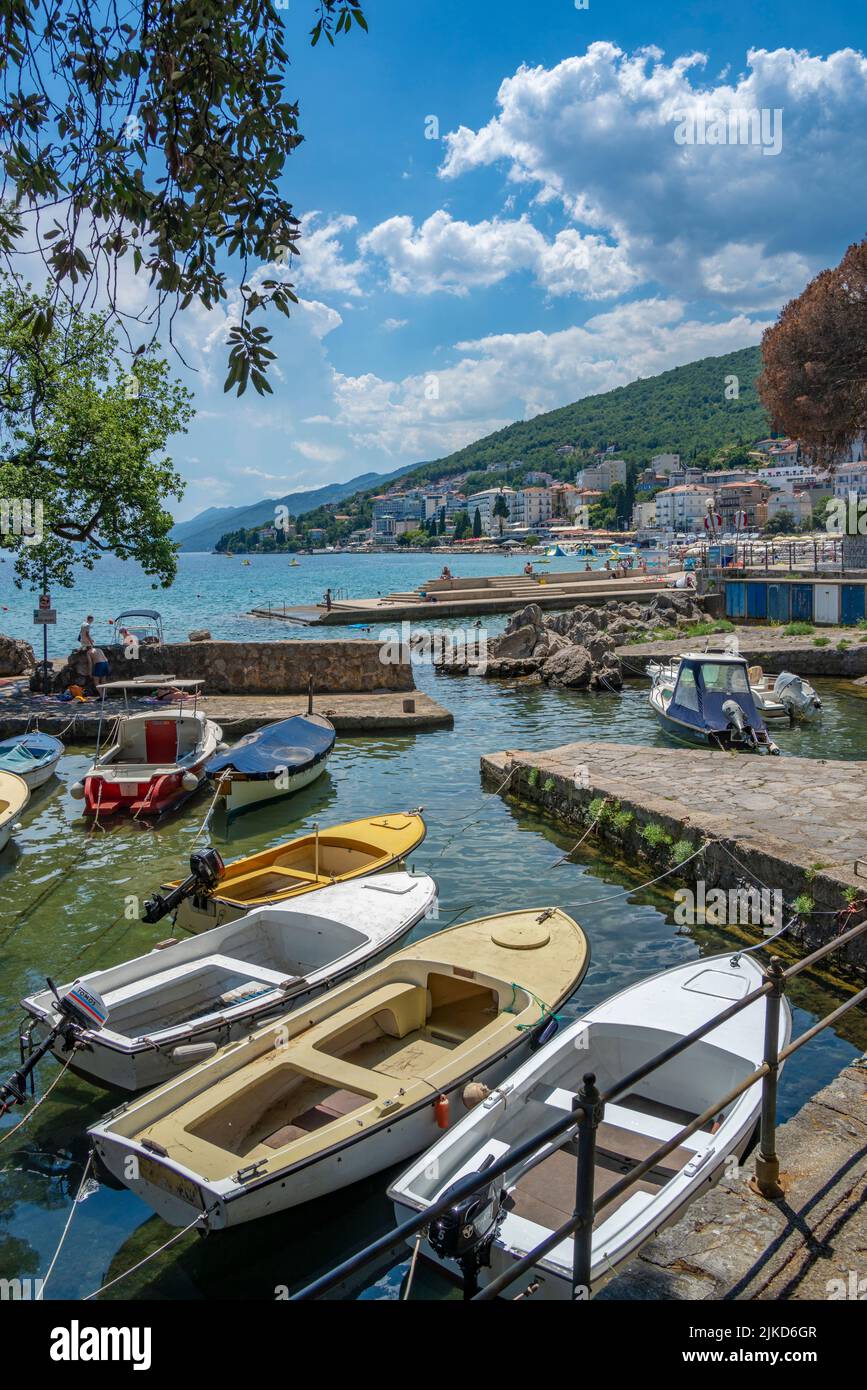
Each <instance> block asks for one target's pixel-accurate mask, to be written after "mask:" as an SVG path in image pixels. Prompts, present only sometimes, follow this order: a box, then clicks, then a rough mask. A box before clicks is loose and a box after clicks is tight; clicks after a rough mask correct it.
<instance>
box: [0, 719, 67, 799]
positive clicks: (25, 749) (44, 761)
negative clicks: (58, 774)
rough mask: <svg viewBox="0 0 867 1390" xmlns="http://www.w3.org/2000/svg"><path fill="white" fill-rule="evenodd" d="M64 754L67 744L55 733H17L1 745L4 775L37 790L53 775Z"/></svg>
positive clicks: (0, 768)
mask: <svg viewBox="0 0 867 1390" xmlns="http://www.w3.org/2000/svg"><path fill="white" fill-rule="evenodd" d="M62 754H63V744H62V743H61V742H60V739H59V738H54V737H53V736H52V735H51V734H40V733H39V732H38V731H37V732H36V733H32V734H15V735H14V737H13V738H5V739H3V741H2V742H0V772H11V773H13V774H14V775H15V776H16V777H21V778H22V779H23V780H24V782H26V784H27V787H28V789H29V790H30V791H35V790H36V788H37V787H41V786H42V785H43V784H44V783H45V782H47V781H48V779H49V778H50V777H52V776H53V774H54V769H55V768H56V767H57V764H58V763H59V762H60V759H61V756H62Z"/></svg>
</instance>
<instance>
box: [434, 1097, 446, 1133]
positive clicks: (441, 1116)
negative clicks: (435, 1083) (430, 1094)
mask: <svg viewBox="0 0 867 1390" xmlns="http://www.w3.org/2000/svg"><path fill="white" fill-rule="evenodd" d="M434 1115H435V1117H436V1122H437V1124H438V1126H439V1128H440V1129H448V1127H449V1098H448V1096H437V1098H436V1103H435V1105H434Z"/></svg>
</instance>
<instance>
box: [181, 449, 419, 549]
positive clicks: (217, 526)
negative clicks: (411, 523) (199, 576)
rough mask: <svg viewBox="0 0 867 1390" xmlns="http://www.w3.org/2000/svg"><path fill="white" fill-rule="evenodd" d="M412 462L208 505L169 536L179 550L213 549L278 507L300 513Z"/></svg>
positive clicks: (269, 517)
mask: <svg viewBox="0 0 867 1390" xmlns="http://www.w3.org/2000/svg"><path fill="white" fill-rule="evenodd" d="M413 467H415V465H414V464H405V465H404V467H403V468H398V469H395V471H394V472H393V473H359V474H358V476H357V477H355V478H350V479H348V481H347V482H345V483H329V484H328V485H327V486H326V487H320V488H314V489H312V490H311V491H309V492H290V493H287V494H286V496H285V497H265V498H263V499H262V500H261V501H260V502H253V503H252V504H248V505H246V506H243V507H208V508H207V510H206V511H204V512H199V514H198V516H194V517H192V518H191V519H190V520H189V521H181V522H178V524H177V525H176V526H173V527H172V530H171V538H172V540H174V541H177V542H179V545H180V549H181V550H213V548H214V546H215V545H216V544H217V541H218V540H219V539H220V537H221V536H224V535H226V533H227V532H229V531H237V530H239V529H241V528H242V527H247V526H266V525H267V524H268V522H272V521H273V520H274V511H275V509H276V508H277V507H280V506H285V507H286V508H288V511H289V514H290V516H303V515H304V513H305V512H313V511H315V510H316V509H317V507H324V506H326V505H327V504H328V503H335V502H342V501H343V499H344V498H345V497H351V496H353V495H354V494H355V493H356V492H364V491H366V490H367V489H368V488H373V487H378V486H379V485H380V484H384V483H389V482H393V481H394V479H395V478H399V477H400V476H401V474H403V473H405V472H406V471H407V469H408V468H413Z"/></svg>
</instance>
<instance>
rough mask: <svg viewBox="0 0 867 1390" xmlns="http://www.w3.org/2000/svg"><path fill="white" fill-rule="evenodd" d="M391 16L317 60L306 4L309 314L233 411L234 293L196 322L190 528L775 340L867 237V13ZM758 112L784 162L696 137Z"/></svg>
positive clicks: (185, 507) (535, 9)
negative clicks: (234, 507)
mask: <svg viewBox="0 0 867 1390" xmlns="http://www.w3.org/2000/svg"><path fill="white" fill-rule="evenodd" d="M366 14H367V18H368V22H369V26H370V32H369V33H368V34H366V35H365V34H363V33H362V32H361V31H360V30H356V31H354V32H353V33H352V34H351V35H350V36H349V37H342V38H341V39H339V40H338V41H337V43H336V45H335V47H334V48H333V49H332V48H329V47H328V45H327V44H325V43H321V44H320V45H319V46H318V47H317V48H316V49H314V50H311V49H310V48H309V47H308V44H307V37H306V33H307V30H308V29H309V27H310V25H309V22H308V4H307V0H290V7H289V8H288V9H287V10H286V11H285V12H284V17H285V21H286V27H287V47H288V51H289V52H290V54H291V55H292V65H291V68H290V69H289V72H288V74H287V83H286V89H287V93H288V94H289V95H290V96H291V97H292V98H293V99H295V98H297V99H298V100H299V102H300V107H301V128H302V130H303V132H304V135H305V142H304V144H302V145H301V147H300V148H299V150H298V151H297V152H296V154H295V155H294V156H293V157H292V158H291V159H290V161H289V162H288V164H287V169H286V173H285V176H284V179H285V191H286V194H287V196H289V197H290V198H291V199H292V201H293V202H294V205H295V209H296V212H297V213H298V214H299V215H301V216H302V219H303V224H304V234H303V236H302V243H301V244H302V256H301V259H300V262H299V263H298V264H296V265H295V266H294V267H293V268H292V269H291V271H289V272H287V278H290V279H292V280H293V281H294V282H295V284H296V287H297V289H298V292H299V293H300V294H301V297H302V301H303V304H302V307H301V309H300V310H299V311H298V312H297V313H296V314H295V315H293V318H292V320H291V321H290V322H288V323H287V322H286V320H284V319H282V318H281V317H280V316H279V315H271V316H269V319H268V322H269V326H271V327H272V328H273V331H274V334H275V341H274V344H273V345H272V346H274V347H275V350H276V351H277V353H278V358H279V374H277V375H275V377H274V378H273V384H274V396H273V397H268V398H265V399H264V400H263V399H261V398H259V397H256V396H254V395H253V393H252V392H248V393H247V395H245V396H244V397H243V398H242V399H241V400H240V401H237V400H236V399H235V397H234V396H224V395H223V393H222V380H223V375H224V370H225V349H224V343H223V339H224V336H225V329H226V324H227V322H228V321H229V320H230V318H231V312H232V305H231V300H230V303H229V306H228V310H229V312H228V317H227V316H225V315H223V314H221V313H212V314H210V315H206V314H204V313H203V312H198V313H195V312H193V311H192V310H190V311H188V313H187V316H186V322H185V326H184V342H185V351H189V352H190V353H191V354H192V359H193V361H194V362H195V364H196V366H197V367H198V368H199V371H198V373H197V374H196V375H195V376H191V377H190V378H189V379H190V381H191V384H193V386H194V389H195V391H196V398H197V406H198V409H199V417H198V419H197V420H196V422H195V424H194V425H193V427H192V429H191V431H190V433H189V435H188V436H187V437H186V438H184V439H181V440H179V441H176V447H175V448H174V449H173V453H174V456H175V459H176V462H177V464H178V467H179V469H180V470H181V472H182V473H183V475H184V477H185V478H186V479H187V481H188V491H187V496H186V497H185V499H184V502H183V504H182V505H181V506H180V507H179V508H178V515H179V516H180V517H186V516H191V515H193V514H195V513H196V512H198V511H200V510H201V509H202V508H203V507H206V506H209V505H228V504H240V503H247V502H253V501H255V500H257V499H258V498H259V497H262V496H275V497H276V496H280V495H282V494H284V493H286V492H288V491H292V490H296V489H299V488H314V487H318V486H321V485H322V484H323V483H325V482H330V481H334V480H338V479H345V478H348V477H351V476H353V475H355V474H357V473H360V472H363V471H366V470H368V469H373V470H376V471H383V472H385V471H390V470H392V469H394V468H397V467H399V466H400V465H401V464H404V463H412V462H415V461H416V460H421V459H428V458H436V457H438V456H440V455H442V454H445V453H448V452H449V451H450V450H451V449H453V448H457V447H460V446H461V445H462V444H464V443H467V442H469V441H470V440H472V439H475V438H478V437H479V436H480V435H483V434H485V433H488V432H489V431H490V430H492V429H495V428H498V427H499V426H501V425H503V424H507V423H509V422H510V421H511V420H513V419H516V418H519V417H528V416H530V415H533V414H536V413H538V411H540V410H547V409H551V408H553V407H555V406H558V405H562V404H565V403H567V402H568V401H571V400H575V399H578V398H579V397H581V396H583V395H587V394H590V393H592V392H595V391H604V390H608V389H610V388H612V387H614V386H617V385H621V384H623V383H624V382H626V381H630V380H633V379H634V378H635V377H636V376H639V375H651V374H653V373H655V372H658V371H663V370H666V369H667V368H669V367H672V366H676V365H678V364H679V363H682V362H687V361H691V360H693V359H694V358H697V357H702V356H707V355H710V354H721V353H725V352H728V351H731V350H733V349H734V348H738V347H743V346H746V345H747V344H749V343H754V342H757V341H758V340H759V337H760V336H761V331H762V328H763V327H764V326H765V324H767V323H768V322H769V321H771V320H772V319H773V318H774V316H775V314H776V312H777V311H778V309H779V307H780V306H781V304H782V303H784V302H785V300H786V299H788V298H790V297H792V296H793V295H795V294H797V293H799V292H800V290H801V289H802V288H803V285H804V284H805V283H806V281H807V280H808V279H809V278H810V277H811V276H812V275H813V274H815V273H816V272H817V271H818V270H820V269H821V268H822V267H823V266H825V265H828V264H832V263H834V262H835V261H836V260H838V259H839V257H840V255H841V254H842V253H843V251H844V250H845V248H846V246H847V245H848V244H849V243H850V242H851V241H853V240H856V239H860V238H861V237H862V236H863V235H864V234H865V230H867V228H865V225H864V223H865V219H864V213H863V190H864V188H865V187H867V119H865V117H867V59H865V57H864V54H865V53H867V32H865V31H867V18H865V16H867V11H865V9H864V7H860V12H859V11H857V10H856V8H855V7H853V6H847V5H844V4H842V3H839V0H829V3H824V4H822V5H815V4H809V5H808V4H804V3H798V2H797V0H794V3H793V2H792V0H790V2H789V3H786V4H783V3H771V4H765V5H764V6H763V7H762V11H761V13H757V12H755V11H752V10H751V9H750V8H748V7H746V6H735V5H732V4H731V3H730V0H729V3H725V4H723V3H719V0H704V3H700V4H699V3H696V4H689V5H687V4H674V5H668V6H650V5H647V4H646V3H644V4H638V3H632V2H631V0H630V3H616V4H615V3H611V0H590V4H589V8H588V9H586V10H579V9H576V8H575V6H574V3H573V0H537V3H535V4H533V5H529V4H517V3H513V0H505V2H504V3H499V4H494V3H490V2H489V0H477V3H470V4H468V3H466V0H439V3H437V4H435V5H423V4H421V3H418V0H368V3H367V5H366ZM754 108H758V109H765V110H766V111H767V112H769V113H771V112H773V111H781V112H782V117H781V124H780V125H779V130H780V131H781V144H780V148H779V151H778V153H769V152H768V151H767V150H765V151H764V152H763V150H762V148H761V145H744V144H731V143H726V144H723V145H720V144H717V145H714V146H712V145H710V144H704V145H699V144H686V145H684V144H682V143H681V144H679V143H678V142H677V141H676V140H675V138H674V134H675V130H676V128H677V126H678V123H679V122H681V121H682V119H683V117H684V115H685V114H686V113H689V114H691V115H692V116H695V117H697V118H698V119H699V121H700V122H701V121H707V120H708V119H715V118H716V116H717V115H718V114H719V113H729V112H731V111H732V110H734V111H746V110H751V109H754ZM431 118H435V122H436V125H435V123H434V120H432V119H431ZM768 119H769V120H771V119H774V118H772V117H770V116H769V118H768ZM777 119H779V118H777ZM769 130H770V127H769ZM426 132H428V133H434V134H437V135H438V138H434V139H431V138H426ZM766 143H768V144H770V141H768V142H766ZM229 269H230V270H231V267H229ZM261 273H262V274H263V276H264V274H265V270H264V268H263V270H262V272H261ZM136 292H137V291H136V290H135V288H134V287H133V288H131V290H130V293H131V294H132V295H133V296H134V295H135V293H136Z"/></svg>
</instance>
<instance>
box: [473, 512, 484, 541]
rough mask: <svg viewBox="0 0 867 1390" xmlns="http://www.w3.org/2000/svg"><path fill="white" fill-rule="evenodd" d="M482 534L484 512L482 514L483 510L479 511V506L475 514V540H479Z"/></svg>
mask: <svg viewBox="0 0 867 1390" xmlns="http://www.w3.org/2000/svg"><path fill="white" fill-rule="evenodd" d="M481 534H482V514H481V512H480V511H479V509H478V507H476V510H475V515H474V516H473V540H474V541H477V540H478V539H479V537H480V536H481Z"/></svg>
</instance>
